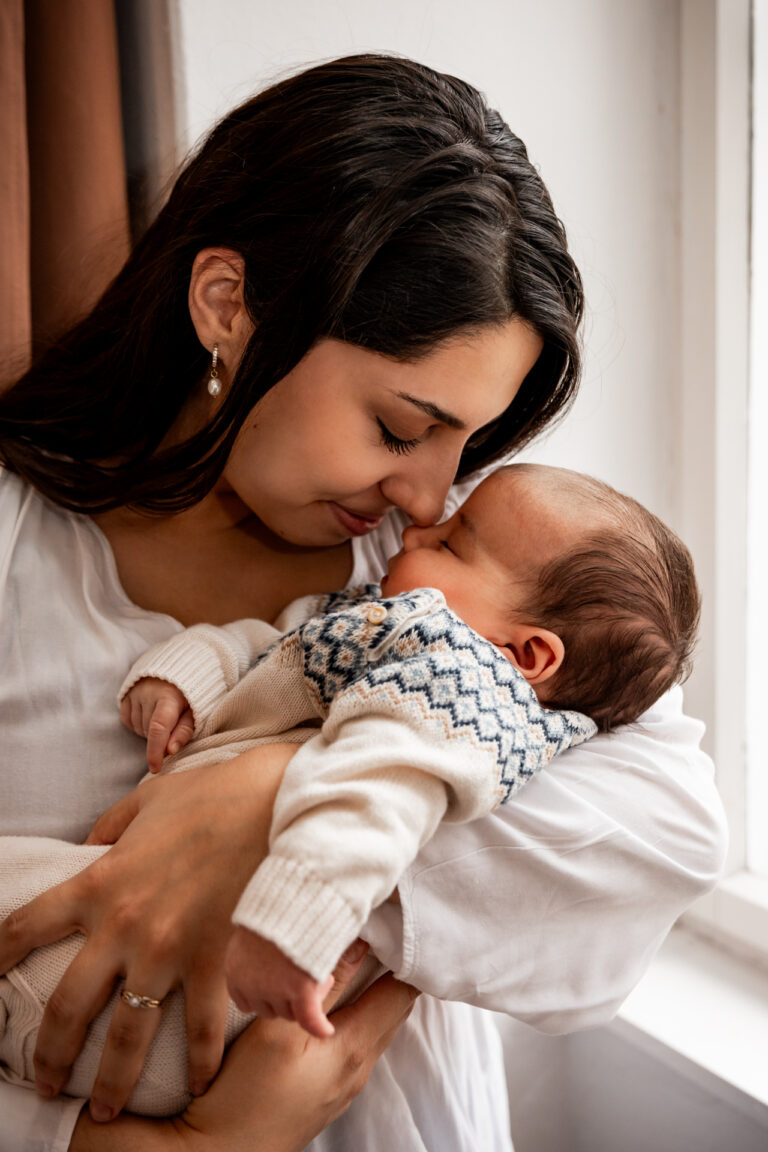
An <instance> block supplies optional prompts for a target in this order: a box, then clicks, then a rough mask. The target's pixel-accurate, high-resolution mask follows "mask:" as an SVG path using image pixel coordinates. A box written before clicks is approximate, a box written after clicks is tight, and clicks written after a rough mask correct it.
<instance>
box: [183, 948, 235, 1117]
mask: <svg viewBox="0 0 768 1152" xmlns="http://www.w3.org/2000/svg"><path fill="white" fill-rule="evenodd" d="M184 1004H185V1012H186V1020H187V1042H188V1045H189V1090H190V1092H191V1093H192V1095H193V1096H201V1095H202V1094H203V1092H205V1090H206V1089H207V1087H208V1085H209V1084H210V1082H211V1080H213V1078H214V1076H215V1075H216V1073H217V1072H218V1070H219V1067H220V1065H221V1060H222V1057H223V1055H224V1028H225V1025H226V1020H227V1008H228V1005H229V996H228V994H227V983H226V980H225V979H224V973H223V970H222V967H221V964H220V963H219V966H218V970H217V971H210V972H209V973H208V974H203V975H193V976H190V977H189V978H188V979H187V980H186V981H185V982H184Z"/></svg>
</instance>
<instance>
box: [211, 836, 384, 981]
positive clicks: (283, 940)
mask: <svg viewBox="0 0 768 1152" xmlns="http://www.w3.org/2000/svg"><path fill="white" fill-rule="evenodd" d="M232 922H233V923H234V924H241V925H242V926H243V927H244V928H248V929H250V931H251V932H257V933H258V934H259V935H260V936H263V937H265V939H267V940H271V941H272V943H273V944H276V945H277V947H278V948H279V949H280V951H281V952H283V953H284V954H285V955H286V956H287V957H288V958H289V960H293V962H294V964H298V966H299V968H303V969H304V971H305V972H308V973H309V974H310V976H313V977H314V979H315V980H317V981H323V980H325V978H326V976H328V974H329V973H330V972H332V971H333V969H334V967H335V966H336V962H337V960H338V959H339V957H340V956H341V954H342V952H343V951H344V949H345V948H346V947H347V945H349V944H350V943H351V942H352V941H353V940H354V939H355V937H356V936H357V933H358V931H359V929H360V927H361V924H360V919H359V917H358V916H357V915H355V913H354V912H353V910H352V909H351V908H350V907H349V904H348V903H347V901H346V900H345V899H344V898H343V897H342V896H340V895H339V893H338V892H337V891H336V889H335V888H333V887H332V886H331V885H330V884H328V883H327V881H325V880H323V879H321V878H320V877H319V876H317V875H316V874H315V873H314V872H312V870H311V869H310V868H307V867H306V866H305V865H303V864H297V863H296V862H295V861H293V860H288V859H286V858H284V857H281V856H268V857H267V858H266V860H264V862H263V863H262V864H261V866H260V867H259V868H258V869H257V871H256V872H255V874H254V876H253V877H252V879H251V881H250V883H249V884H248V887H247V888H246V889H245V891H244V892H243V894H242V896H241V897H240V900H239V902H238V905H237V907H236V908H235V912H234V915H233V917H232Z"/></svg>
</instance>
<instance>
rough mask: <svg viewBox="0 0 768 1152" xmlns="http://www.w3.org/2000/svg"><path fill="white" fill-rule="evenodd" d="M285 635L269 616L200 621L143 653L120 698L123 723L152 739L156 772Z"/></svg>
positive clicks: (151, 756)
mask: <svg viewBox="0 0 768 1152" xmlns="http://www.w3.org/2000/svg"><path fill="white" fill-rule="evenodd" d="M279 638H280V633H279V632H278V631H277V630H276V629H275V628H273V627H272V625H271V624H267V623H265V621H263V620H238V621H236V622H235V623H233V624H226V625H224V627H222V628H217V627H215V626H214V625H213V624H196V625H195V626H194V627H192V628H187V629H185V630H184V631H183V632H179V633H178V634H177V635H176V636H172V637H171V639H170V640H166V641H164V642H163V643H161V644H155V645H154V647H152V648H149V649H148V650H147V651H146V652H144V653H143V655H142V656H140V657H139V659H138V660H137V661H136V663H135V664H134V665H133V667H132V668H131V670H130V672H129V673H128V675H127V676H126V678H125V680H124V681H123V683H122V685H121V687H120V691H119V693H118V702H119V705H120V718H121V719H122V721H123V723H124V724H125V725H126V726H127V727H129V728H132V729H133V731H134V732H137V733H138V734H139V735H140V736H145V737H146V738H147V741H148V742H147V762H148V764H149V767H150V770H151V771H152V772H159V770H160V768H161V766H162V760H163V756H164V755H165V754H166V752H168V753H171V754H173V753H174V752H178V751H179V749H180V748H182V747H183V746H184V745H185V744H187V743H188V741H189V740H190V739H191V738H192V737H193V736H194V735H196V734H197V733H198V731H199V729H200V726H201V725H202V724H203V723H204V721H205V719H206V717H207V716H209V715H210V713H211V712H212V711H213V709H214V707H215V706H216V705H217V704H218V703H219V701H220V700H221V699H222V697H223V696H225V695H226V693H227V692H229V691H230V689H232V688H233V687H234V686H235V684H237V682H238V681H239V680H240V679H241V678H242V677H243V676H244V675H245V674H246V672H247V671H248V670H249V668H250V667H251V666H252V665H253V664H254V663H255V662H256V661H257V660H258V659H259V657H260V656H261V655H262V654H263V653H264V652H266V651H267V649H268V648H269V647H271V645H272V644H273V643H274V642H275V640H277V639H279ZM172 745H173V747H172Z"/></svg>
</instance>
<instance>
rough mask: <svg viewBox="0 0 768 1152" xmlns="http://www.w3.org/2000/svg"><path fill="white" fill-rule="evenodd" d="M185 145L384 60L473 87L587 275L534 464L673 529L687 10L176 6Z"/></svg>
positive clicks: (458, 0)
mask: <svg viewBox="0 0 768 1152" xmlns="http://www.w3.org/2000/svg"><path fill="white" fill-rule="evenodd" d="M178 2H179V22H180V36H181V45H182V62H183V63H182V67H183V79H184V81H185V86H186V112H185V122H186V133H187V142H188V143H189V144H192V143H194V141H195V140H197V139H198V137H199V136H200V134H201V133H203V132H204V131H205V130H206V128H207V127H208V126H209V125H210V124H211V123H212V122H213V120H214V119H216V118H217V117H218V116H220V115H223V114H224V113H225V112H226V111H227V110H228V109H229V108H230V107H231V106H232V105H233V104H235V103H236V102H237V101H239V100H241V99H243V98H245V97H246V96H247V95H248V94H250V93H251V92H252V91H254V90H255V89H256V88H258V87H261V86H263V85H264V84H265V83H267V82H269V81H270V80H272V79H275V78H277V77H278V76H280V75H282V74H284V73H285V72H287V71H293V70H295V69H297V68H299V67H301V66H303V65H306V64H309V63H312V62H315V61H317V60H320V59H325V58H329V57H333V56H338V55H344V54H346V53H350V52H356V51H361V50H377V49H378V50H389V51H395V52H400V53H403V54H406V55H410V56H414V57H416V58H417V59H420V60H423V61H424V62H425V63H427V64H430V65H432V66H433V67H436V68H439V69H442V70H445V71H451V72H454V73H456V74H457V75H459V76H461V77H463V78H465V79H467V80H470V81H471V82H473V83H474V84H475V85H476V86H477V87H479V88H481V89H482V90H483V91H484V92H485V93H486V94H487V96H488V97H489V99H490V100H491V102H492V103H493V104H495V105H496V106H497V107H498V108H499V109H500V110H501V111H502V113H503V114H504V116H505V118H506V119H507V121H508V122H509V124H510V126H511V127H512V129H513V130H514V131H515V132H517V133H518V134H519V135H520V136H522V138H523V139H524V140H525V141H526V143H527V145H528V149H529V153H530V155H531V157H532V159H533V160H534V162H535V163H536V164H537V165H538V166H539V168H540V170H541V173H542V175H543V177H544V179H545V181H546V183H547V185H548V187H549V189H550V191H551V193H552V196H553V199H554V202H555V206H556V208H557V210H558V212H559V214H560V216H561V217H562V219H563V220H564V222H565V224H566V227H567V229H568V232H569V236H570V239H571V246H572V249H573V251H574V254H575V256H576V258H577V260H578V262H579V265H580V267H581V269H582V273H583V275H584V277H585V282H586V289H587V296H588V302H589V315H588V319H587V323H586V327H585V339H586V343H587V366H586V375H585V380H584V385H583V387H582V391H581V394H580V397H579V400H578V402H577V405H576V407H575V409H574V411H573V413H572V414H571V416H570V417H569V419H568V421H567V423H566V425H565V427H564V428H563V429H562V430H561V431H560V432H557V433H555V435H554V436H553V437H552V439H551V441H550V442H549V443H548V444H547V445H546V446H545V447H544V448H543V449H542V448H538V449H537V450H536V453H535V455H536V456H537V458H540V459H547V460H550V461H551V462H556V463H561V464H564V465H566V466H570V467H576V468H582V469H584V470H586V471H590V472H592V473H594V474H596V475H598V476H600V477H602V478H603V479H606V480H608V481H609V482H611V483H613V484H615V485H616V486H618V487H620V488H622V489H624V490H627V491H630V492H631V493H632V494H633V495H635V496H637V497H638V498H639V499H640V500H643V501H644V502H645V503H647V504H648V505H649V506H651V507H652V508H653V509H654V510H655V511H656V512H658V513H659V514H660V515H662V516H663V517H665V518H666V519H668V520H670V521H671V522H672V523H673V524H675V523H676V522H678V508H677V491H678V483H677V477H676V475H675V468H674V446H675V437H676V419H677V408H676V393H675V389H676V383H677V377H678V372H679V342H678V327H679V307H678V279H679V235H678V233H679V227H678V218H677V213H678V201H679V175H678V146H679V93H678V75H677V70H678V58H679V14H678V6H677V5H676V4H673V3H668V2H665V0H643V3H629V2H626V0H622V2H620V3H616V2H615V0H539V2H538V3H536V4H533V3H529V2H527V0H526V2H523V0H475V2H474V3H472V4H471V5H469V6H468V5H467V4H466V3H465V0H388V2H387V3H386V4H383V3H381V0H283V2H282V3H279V4H273V3H269V4H267V3H266V2H265V0H226V3H223V4H222V3H219V4H213V3H211V2H210V0H178Z"/></svg>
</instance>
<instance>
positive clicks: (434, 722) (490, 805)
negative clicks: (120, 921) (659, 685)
mask: <svg viewBox="0 0 768 1152" xmlns="http://www.w3.org/2000/svg"><path fill="white" fill-rule="evenodd" d="M290 612H291V616H292V617H293V619H294V620H295V619H296V617H297V616H301V615H305V616H309V618H308V619H305V620H304V622H303V623H301V624H300V625H299V626H298V627H296V628H294V629H293V630H292V631H291V632H289V633H288V634H287V635H286V636H284V637H281V638H280V639H279V640H277V641H276V642H274V643H273V644H272V645H271V646H270V647H268V648H267V649H266V651H265V645H267V644H268V643H269V640H270V638H271V637H272V636H274V632H273V630H271V629H268V627H267V626H265V625H264V624H263V623H262V622H260V621H241V622H238V623H235V624H229V625H226V626H225V627H223V628H214V627H213V626H211V625H198V626H196V627H194V628H190V629H188V630H187V631H186V632H183V633H181V634H179V635H177V636H174V637H172V638H171V639H170V640H168V641H166V642H165V643H163V644H160V645H157V646H156V647H155V648H153V649H150V651H149V652H148V653H146V654H145V655H144V656H143V657H142V658H141V659H140V660H139V661H138V662H137V663H136V664H135V665H134V667H133V668H132V669H131V672H130V673H129V676H128V678H127V679H126V681H125V683H124V684H123V686H122V688H121V696H122V695H124V694H125V692H126V691H127V690H128V689H129V688H130V687H131V686H132V685H133V684H134V683H135V682H136V681H137V680H138V679H140V678H141V677H143V676H156V677H159V678H160V679H163V680H168V681H171V682H172V683H174V684H176V685H177V687H179V688H180V689H181V691H182V692H183V693H184V695H185V696H186V698H187V700H188V701H189V703H190V706H191V708H192V713H193V718H194V722H195V736H196V739H195V741H194V742H193V743H191V744H190V745H188V747H187V748H186V749H184V751H183V752H182V753H180V754H178V755H177V756H176V757H174V758H172V759H171V760H170V762H169V765H170V767H174V766H175V765H176V764H178V763H180V762H181V761H183V760H184V758H185V757H187V756H190V755H192V756H196V757H198V758H199V757H200V755H205V756H206V758H207V759H209V760H217V759H221V755H220V752H219V749H220V747H221V743H222V742H226V743H231V742H232V741H234V742H235V744H236V746H237V747H238V749H239V750H240V749H242V747H243V746H244V744H247V742H248V740H250V739H251V738H253V737H255V736H256V735H257V734H258V736H259V737H261V738H263V737H267V738H276V737H277V735H278V734H280V733H283V734H282V735H280V739H285V738H286V737H285V730H286V728H291V729H293V730H294V731H293V732H292V734H291V735H289V737H288V738H291V737H292V738H294V739H296V740H302V739H303V740H306V738H307V736H308V735H312V736H314V739H312V740H310V741H309V742H308V743H304V745H303V747H302V748H301V750H300V751H299V752H297V753H296V755H295V756H294V757H293V759H292V761H291V763H290V764H289V766H288V768H287V769H286V773H285V776H284V778H283V783H282V785H281V788H280V792H279V795H278V798H277V801H276V803H275V810H274V817H273V823H272V828H271V832H270V853H269V856H268V857H267V859H266V860H264V862H263V863H262V865H261V866H260V867H259V869H258V870H257V872H256V873H255V875H254V876H253V878H252V880H251V882H250V883H249V885H248V887H247V888H246V890H245V892H244V893H243V896H242V898H241V900H240V902H239V904H238V906H237V909H236V911H235V915H234V920H235V923H237V924H242V925H244V926H245V927H246V928H249V929H251V930H252V931H254V932H258V933H259V934H260V935H262V936H264V937H266V938H267V939H269V940H271V941H273V943H275V944H276V945H277V946H278V947H279V948H280V949H281V951H282V952H284V953H285V955H287V956H289V957H290V958H291V959H292V960H293V961H294V963H296V964H298V965H299V967H301V968H303V969H304V970H305V971H306V972H309V973H310V974H311V975H312V976H314V977H315V979H317V980H323V979H325V977H326V976H327V975H328V973H329V972H330V971H332V969H333V967H334V966H335V964H336V961H337V960H338V958H339V956H340V955H341V953H342V952H343V951H344V949H345V948H346V947H347V945H348V944H349V943H350V942H351V941H352V940H354V938H355V937H356V936H357V934H358V932H359V930H360V928H361V927H362V925H363V924H364V923H365V921H366V919H367V918H368V915H369V913H370V911H371V909H372V908H374V907H377V906H378V905H379V904H380V903H381V902H382V901H383V900H385V899H386V898H387V896H388V895H389V894H390V892H391V891H392V890H393V888H394V887H395V886H396V885H397V882H398V880H399V878H400V876H401V875H402V873H403V872H404V871H405V869H406V868H407V867H408V865H409V864H410V863H411V861H412V860H413V859H414V857H415V856H416V854H417V853H418V851H419V848H420V847H421V846H422V844H424V843H425V842H426V841H427V840H428V839H429V838H430V837H431V836H432V835H433V834H434V831H435V829H436V828H437V826H438V824H439V823H440V821H441V820H450V821H465V820H476V819H478V818H479V817H481V816H484V815H487V814H488V813H489V812H491V811H492V810H493V809H494V808H495V807H496V805H497V804H500V803H504V802H505V801H507V800H508V799H509V797H510V796H512V795H513V793H514V792H515V791H517V789H518V788H520V787H521V786H522V785H523V784H524V783H525V782H526V781H527V780H529V779H530V777H531V776H532V775H533V774H534V773H535V772H536V771H537V770H538V769H540V768H542V767H543V766H544V765H545V764H546V763H548V762H549V760H551V758H552V757H553V756H554V755H555V754H556V753H557V752H560V751H562V750H563V749H565V748H568V747H570V746H571V745H574V744H578V743H581V742H582V741H583V740H585V739H587V738H588V737H589V736H591V735H593V734H594V732H595V731H596V728H595V725H594V724H593V723H592V721H591V720H589V719H587V717H585V716H582V715H581V714H580V713H578V712H560V711H554V710H550V709H547V708H543V707H542V706H541V704H540V703H539V701H538V699H537V697H536V694H535V692H534V691H533V689H532V688H531V687H530V685H529V684H528V683H527V681H526V680H525V678H524V677H523V676H522V675H521V673H520V672H518V671H517V669H516V668H515V667H514V666H513V665H512V664H511V663H510V662H509V661H508V660H507V659H506V658H505V657H504V656H503V655H502V654H501V653H500V652H499V650H498V649H497V648H496V647H495V646H494V645H493V644H491V643H489V642H488V641H487V640H484V639H483V638H482V637H481V636H479V635H478V634H477V633H476V632H474V631H473V630H472V629H471V628H469V627H468V625H466V624H465V623H464V622H463V621H462V620H460V619H459V618H458V617H457V616H456V615H455V614H454V613H453V612H451V611H450V610H449V609H448V607H447V606H446V603H445V599H444V597H443V595H442V593H440V592H438V591H436V590H435V589H419V590H417V591H415V592H408V593H402V594H401V595H399V596H396V597H393V598H391V599H382V598H381V591H380V588H379V587H378V586H377V585H367V586H366V587H365V588H363V589H360V590H357V591H353V592H349V591H347V592H343V593H334V594H331V595H330V596H323V597H306V598H305V599H304V600H302V601H300V602H298V603H297V604H296V605H295V606H293V607H292V609H291V610H290ZM246 668H247V669H248V670H247V671H246ZM321 721H322V727H321V729H320V731H319V732H317V729H316V727H310V728H309V729H307V727H306V726H307V725H313V726H316V725H317V724H318V723H319V722H321ZM254 726H255V727H254ZM301 726H303V729H302V727H301Z"/></svg>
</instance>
